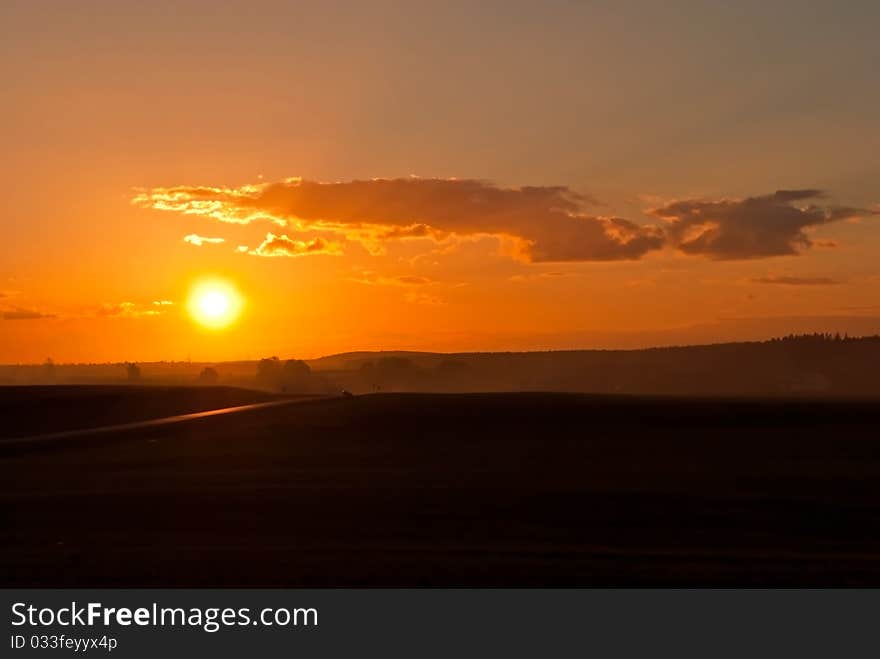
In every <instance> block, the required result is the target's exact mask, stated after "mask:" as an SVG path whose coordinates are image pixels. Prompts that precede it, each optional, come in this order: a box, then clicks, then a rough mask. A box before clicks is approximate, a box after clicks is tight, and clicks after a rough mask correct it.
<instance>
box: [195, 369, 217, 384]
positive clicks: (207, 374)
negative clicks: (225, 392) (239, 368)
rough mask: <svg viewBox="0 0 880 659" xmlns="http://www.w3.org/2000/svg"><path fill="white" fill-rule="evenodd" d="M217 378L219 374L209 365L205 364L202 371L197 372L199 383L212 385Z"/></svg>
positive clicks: (215, 382)
mask: <svg viewBox="0 0 880 659" xmlns="http://www.w3.org/2000/svg"><path fill="white" fill-rule="evenodd" d="M218 380H220V375H219V374H218V373H217V370H216V369H214V368H212V367H210V366H205V368H203V369H202V372H201V373H199V384H205V385H214V384H217V381H218Z"/></svg>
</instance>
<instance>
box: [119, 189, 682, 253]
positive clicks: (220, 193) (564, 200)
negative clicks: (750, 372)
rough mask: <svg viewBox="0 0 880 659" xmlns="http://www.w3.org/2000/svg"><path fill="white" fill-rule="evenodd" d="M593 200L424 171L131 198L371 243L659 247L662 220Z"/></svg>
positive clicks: (373, 247) (570, 249)
mask: <svg viewBox="0 0 880 659" xmlns="http://www.w3.org/2000/svg"><path fill="white" fill-rule="evenodd" d="M590 201H591V200H589V199H588V198H587V197H585V196H583V195H579V194H577V193H575V192H573V191H571V190H569V189H568V188H566V187H562V186H544V187H534V186H526V187H521V188H500V187H497V186H495V185H492V184H490V183H486V182H484V181H476V180H468V179H421V178H406V179H374V180H369V181H348V182H342V183H319V182H315V181H303V180H299V179H291V180H287V181H283V182H280V183H272V184H267V185H260V186H245V187H242V188H232V189H227V188H205V187H176V188H158V189H153V190H150V191H147V192H144V193H142V194H139V195H138V196H136V197H135V199H134V203H136V204H139V205H142V206H147V207H151V208H156V209H159V210H172V211H177V212H181V213H188V214H202V215H208V216H211V217H215V218H217V219H220V220H223V221H228V222H239V223H248V222H251V221H254V220H257V219H269V220H273V221H275V222H279V223H287V224H289V225H291V226H294V227H295V228H296V229H298V230H301V231H328V232H333V233H336V234H338V235H340V236H344V237H345V238H346V239H348V240H352V241H357V242H360V243H362V244H364V245H365V246H366V247H367V249H369V250H370V251H373V252H376V251H378V248H377V246H379V247H381V245H382V243H384V242H385V241H389V240H399V239H404V238H430V239H433V240H443V239H444V238H446V237H447V236H450V235H455V236H479V235H487V236H497V237H501V238H504V239H506V240H512V241H513V243H514V249H513V250H512V251H513V253H514V254H515V255H516V256H518V257H520V258H523V259H524V260H529V261H612V260H621V259H638V258H640V257H642V256H644V255H645V254H646V253H647V252H650V251H652V250H656V249H660V248H661V247H662V246H663V244H664V237H663V232H662V231H661V230H659V229H658V228H656V227H650V226H642V225H639V224H636V223H634V222H630V221H629V220H625V219H621V218H616V217H600V216H593V215H588V214H586V213H585V212H584V206H585V205H586V204H587V203H589V202H590ZM263 251H266V249H264V250H263ZM280 251H281V252H282V253H283V252H286V251H287V250H283V249H282V250H280ZM314 251H318V252H320V251H321V250H306V251H302V250H300V249H299V248H295V249H294V250H293V252H294V255H301V254H304V253H310V252H314ZM255 253H260V251H259V248H258V250H256V251H255ZM285 255H288V254H286V253H285Z"/></svg>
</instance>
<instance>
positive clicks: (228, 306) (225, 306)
mask: <svg viewBox="0 0 880 659" xmlns="http://www.w3.org/2000/svg"><path fill="white" fill-rule="evenodd" d="M187 306H188V308H189V313H190V315H191V316H192V317H193V320H195V321H196V322H197V323H199V324H200V325H202V326H204V327H207V328H209V329H223V328H224V327H228V326H229V325H231V324H232V323H234V322H235V321H236V319H237V318H238V316H239V314H240V313H241V308H242V306H243V301H242V298H241V295H240V294H239V292H238V290H237V289H236V288H235V286H233V285H232V284H231V283H229V282H228V281H224V280H222V279H204V280H201V281H198V282H196V284H195V285H194V286H193V287H192V290H191V291H190V294H189V302H188V304H187Z"/></svg>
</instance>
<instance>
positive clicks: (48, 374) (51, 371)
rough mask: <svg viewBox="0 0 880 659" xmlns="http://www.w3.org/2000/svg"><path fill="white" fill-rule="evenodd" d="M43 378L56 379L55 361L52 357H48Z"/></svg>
mask: <svg viewBox="0 0 880 659" xmlns="http://www.w3.org/2000/svg"><path fill="white" fill-rule="evenodd" d="M43 379H45V380H46V381H47V382H54V381H55V362H54V361H53V360H52V358H51V357H46V362H45V363H44V364H43Z"/></svg>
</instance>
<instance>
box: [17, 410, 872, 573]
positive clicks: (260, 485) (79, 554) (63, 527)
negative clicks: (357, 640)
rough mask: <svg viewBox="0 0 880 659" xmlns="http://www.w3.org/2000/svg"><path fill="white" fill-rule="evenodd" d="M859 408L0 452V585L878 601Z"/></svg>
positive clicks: (478, 419) (235, 433) (325, 419)
mask: <svg viewBox="0 0 880 659" xmlns="http://www.w3.org/2000/svg"><path fill="white" fill-rule="evenodd" d="M878 427H880V404H878V403H870V402H864V403H858V402H854V403H846V402H840V401H838V402H815V401H812V402H811V401H780V400H775V401H772V402H770V401H765V402H761V401H744V400H739V401H733V400H729V401H719V400H715V401H712V400H695V399H661V398H628V397H602V396H587V395H567V394H481V395H419V394H401V395H396V394H386V395H371V396H363V397H356V398H349V399H344V398H338V399H332V400H331V399H328V400H316V401H311V402H306V403H303V404H293V405H290V406H285V407H275V408H270V409H259V410H253V411H249V412H243V413H239V414H234V415H228V416H223V417H212V418H205V419H199V420H197V421H192V422H187V423H183V424H178V425H174V426H166V427H162V428H152V429H144V430H138V431H128V432H124V433H118V434H105V435H100V436H97V435H96V436H94V437H85V438H80V439H77V440H76V441H71V442H68V443H62V444H60V445H57V444H56V445H50V446H23V447H22V446H20V447H17V448H16V447H12V446H6V447H5V448H3V447H2V442H0V585H2V586H17V585H52V586H92V585H94V586H98V585H111V586H190V585H204V586H246V585H247V586H257V585H259V586H594V585H604V586H630V585H641V586H654V585H664V586H685V585H740V586H750V585H775V586H779V585H812V586H818V585H872V586H880V486H878V483H880V451H878V441H880V436H878Z"/></svg>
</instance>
